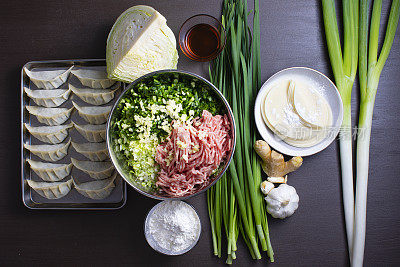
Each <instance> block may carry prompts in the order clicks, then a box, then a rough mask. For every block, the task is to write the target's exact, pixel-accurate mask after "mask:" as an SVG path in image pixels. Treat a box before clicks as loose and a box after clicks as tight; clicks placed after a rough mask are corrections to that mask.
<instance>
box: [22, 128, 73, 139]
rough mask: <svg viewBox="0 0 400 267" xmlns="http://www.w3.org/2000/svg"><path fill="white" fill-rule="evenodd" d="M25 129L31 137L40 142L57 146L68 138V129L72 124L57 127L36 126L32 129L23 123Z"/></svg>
mask: <svg viewBox="0 0 400 267" xmlns="http://www.w3.org/2000/svg"><path fill="white" fill-rule="evenodd" d="M24 125H25V128H26V129H27V130H28V131H29V133H30V134H31V135H33V136H34V137H36V138H37V139H39V140H40V141H42V142H45V143H50V144H59V143H61V142H62V141H64V140H65V138H67V136H68V129H69V128H71V127H72V123H70V124H67V125H59V126H38V127H32V126H30V125H29V124H27V123H24Z"/></svg>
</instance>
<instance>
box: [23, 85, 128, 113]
mask: <svg viewBox="0 0 400 267" xmlns="http://www.w3.org/2000/svg"><path fill="white" fill-rule="evenodd" d="M120 87H121V83H118V84H117V85H115V86H113V87H112V88H110V89H91V88H78V87H75V86H73V85H72V84H68V89H53V90H39V89H36V90H31V89H29V88H26V87H25V88H24V91H25V93H26V94H27V95H28V96H29V98H31V99H32V100H33V101H34V102H35V103H36V105H38V106H42V107H46V108H54V107H58V106H60V105H62V104H63V103H64V102H65V101H67V100H68V98H69V96H70V94H71V92H73V93H74V94H75V95H76V96H78V97H79V98H80V99H82V100H83V101H85V102H86V103H88V104H92V105H95V106H99V105H104V104H107V103H108V102H110V101H111V100H113V99H114V95H115V93H116V92H117V91H118V89H119V88H120Z"/></svg>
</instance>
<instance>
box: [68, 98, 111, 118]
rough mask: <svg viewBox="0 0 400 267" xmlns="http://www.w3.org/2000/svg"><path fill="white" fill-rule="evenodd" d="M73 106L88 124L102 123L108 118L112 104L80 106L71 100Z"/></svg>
mask: <svg viewBox="0 0 400 267" xmlns="http://www.w3.org/2000/svg"><path fill="white" fill-rule="evenodd" d="M72 104H73V105H74V107H75V108H76V109H77V110H78V112H79V116H81V117H82V118H83V119H85V121H87V122H88V123H90V124H103V123H105V122H106V121H107V119H108V114H110V111H111V108H112V106H106V107H80V106H78V105H77V104H76V103H75V102H74V101H72Z"/></svg>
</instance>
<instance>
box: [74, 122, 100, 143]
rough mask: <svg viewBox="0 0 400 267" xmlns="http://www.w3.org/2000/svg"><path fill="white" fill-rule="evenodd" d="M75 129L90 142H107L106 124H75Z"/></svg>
mask: <svg viewBox="0 0 400 267" xmlns="http://www.w3.org/2000/svg"><path fill="white" fill-rule="evenodd" d="M74 127H75V129H76V130H77V131H78V132H79V133H80V134H81V135H82V136H83V137H85V139H86V140H88V141H89V142H92V143H98V142H103V141H105V140H106V124H97V125H94V124H86V125H78V124H76V123H74Z"/></svg>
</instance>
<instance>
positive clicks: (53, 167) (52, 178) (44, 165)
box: [26, 159, 72, 182]
mask: <svg viewBox="0 0 400 267" xmlns="http://www.w3.org/2000/svg"><path fill="white" fill-rule="evenodd" d="M26 161H27V162H28V163H29V165H31V170H33V171H34V172H35V173H36V174H37V175H38V176H39V177H40V178H42V179H43V180H44V181H47V182H57V181H61V180H62V179H64V178H65V177H67V176H68V175H69V174H70V173H71V169H72V163H70V164H57V163H48V162H40V161H34V160H31V159H27V160H26Z"/></svg>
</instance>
